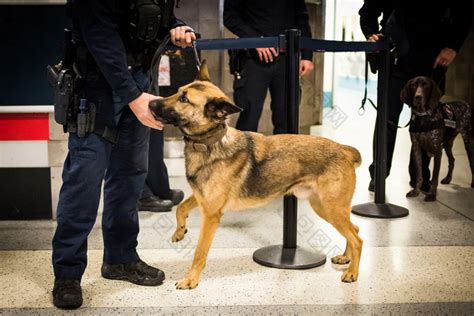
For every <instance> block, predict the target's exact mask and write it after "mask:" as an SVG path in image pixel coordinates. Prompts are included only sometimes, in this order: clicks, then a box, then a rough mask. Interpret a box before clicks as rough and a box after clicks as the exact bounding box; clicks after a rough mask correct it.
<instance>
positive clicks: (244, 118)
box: [234, 59, 269, 132]
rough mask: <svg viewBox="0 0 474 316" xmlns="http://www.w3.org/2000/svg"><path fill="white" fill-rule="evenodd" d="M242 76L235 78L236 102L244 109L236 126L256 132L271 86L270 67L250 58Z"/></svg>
mask: <svg viewBox="0 0 474 316" xmlns="http://www.w3.org/2000/svg"><path fill="white" fill-rule="evenodd" d="M241 76H242V77H241V78H240V79H235V80H234V102H235V103H236V105H237V106H239V107H241V108H242V109H243V111H242V112H241V113H240V116H239V118H238V120H237V124H236V126H235V127H236V128H237V129H239V130H242V131H254V132H256V131H257V130H258V121H259V120H260V116H261V115H262V110H263V105H264V102H265V97H266V95H267V90H268V86H269V67H267V66H266V65H261V64H259V63H258V62H256V61H255V60H253V59H248V60H247V61H246V62H245V65H244V68H243V70H242V74H241Z"/></svg>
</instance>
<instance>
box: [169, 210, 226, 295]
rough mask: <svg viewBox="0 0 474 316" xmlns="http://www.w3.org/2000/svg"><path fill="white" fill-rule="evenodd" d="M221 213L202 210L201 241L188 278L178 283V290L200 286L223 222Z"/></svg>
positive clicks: (219, 211)
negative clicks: (211, 248)
mask: <svg viewBox="0 0 474 316" xmlns="http://www.w3.org/2000/svg"><path fill="white" fill-rule="evenodd" d="M221 211H222V209H219V210H218V212H212V214H211V213H209V212H208V211H207V210H206V209H205V207H204V209H202V210H201V230H200V232H199V241H198V244H197V247H196V250H195V252H194V260H193V264H192V266H191V270H189V272H188V274H187V276H186V277H185V278H184V279H182V280H179V281H178V282H176V288H177V289H180V290H182V289H193V288H195V287H196V286H197V285H198V283H199V279H200V276H201V272H202V270H203V269H204V266H205V265H206V260H207V254H208V252H209V249H210V247H211V244H212V241H213V240H214V235H215V233H216V230H217V227H218V226H219V222H220V220H221V216H222V213H221Z"/></svg>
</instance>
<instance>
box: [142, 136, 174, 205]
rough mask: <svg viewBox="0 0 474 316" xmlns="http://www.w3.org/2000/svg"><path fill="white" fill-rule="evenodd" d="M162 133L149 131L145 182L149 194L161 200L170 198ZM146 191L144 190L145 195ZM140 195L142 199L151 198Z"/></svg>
mask: <svg viewBox="0 0 474 316" xmlns="http://www.w3.org/2000/svg"><path fill="white" fill-rule="evenodd" d="M163 146H164V139H163V131H160V130H151V131H150V149H149V154H148V159H149V163H148V174H147V177H146V181H145V187H148V188H149V192H148V194H149V193H152V194H153V195H156V196H158V197H159V198H161V199H169V198H170V183H169V179H168V169H167V168H166V165H165V161H164V155H163ZM146 191H147V190H146V189H145V190H144V192H143V193H144V194H145V195H146V193H147V192H146ZM144 194H142V198H146V197H149V196H151V195H152V194H149V195H148V196H145V195H144Z"/></svg>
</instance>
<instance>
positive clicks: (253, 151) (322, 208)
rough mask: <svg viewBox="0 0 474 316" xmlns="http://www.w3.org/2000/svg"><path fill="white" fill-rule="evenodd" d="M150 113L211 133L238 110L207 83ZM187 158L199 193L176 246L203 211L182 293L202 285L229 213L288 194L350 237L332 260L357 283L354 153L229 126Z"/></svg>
mask: <svg viewBox="0 0 474 316" xmlns="http://www.w3.org/2000/svg"><path fill="white" fill-rule="evenodd" d="M203 68H205V65H204V67H203ZM183 93H184V94H185V95H186V97H187V100H188V102H181V101H183V100H185V98H183V97H182V96H183ZM180 97H181V98H180ZM179 100H181V101H179ZM216 100H219V101H216ZM223 103H224V104H223ZM209 104H211V106H210V105H209ZM151 109H152V111H153V112H154V113H155V115H156V116H157V118H158V119H167V120H169V121H173V123H175V124H176V125H178V126H179V127H180V129H181V130H182V131H183V133H184V134H185V135H197V134H202V133H205V132H208V131H212V129H213V128H214V127H215V126H218V124H222V123H223V122H225V118H226V116H227V115H228V114H229V111H230V113H233V110H232V105H231V104H230V100H229V99H228V98H227V97H226V96H225V95H224V93H223V92H222V91H221V90H220V89H218V88H217V87H216V86H214V85H212V84H211V83H210V82H207V81H196V82H194V83H191V84H189V85H187V86H185V87H182V88H180V91H178V93H177V94H176V95H173V96H171V97H168V98H164V99H160V100H158V101H157V102H156V104H154V105H153V106H151ZM209 109H211V110H212V111H211V113H210V112H209ZM170 117H173V119H172V120H171V119H170ZM185 159H186V175H187V178H188V182H189V184H190V186H191V188H192V190H193V195H192V196H191V197H189V198H188V199H187V200H185V201H184V202H183V203H181V204H180V205H179V207H178V209H177V212H176V219H177V228H176V231H175V233H174V234H173V237H172V241H173V242H178V241H180V240H182V239H183V238H184V234H185V233H186V218H187V217H188V214H189V212H190V211H191V209H192V208H194V207H199V209H200V211H201V230H200V236H199V241H198V246H197V249H196V252H195V256H194V260H193V264H192V267H191V270H190V271H189V272H188V274H187V276H186V277H185V278H184V279H182V280H180V281H178V282H177V283H176V287H177V288H178V289H190V288H194V287H196V286H197V285H198V282H199V279H200V275H201V272H202V270H203V268H204V266H205V263H206V258H207V254H208V252H209V249H210V247H211V243H212V240H213V238H214V235H215V232H216V230H217V227H218V225H219V222H220V219H221V216H222V215H223V213H224V211H225V210H241V209H246V208H250V207H256V206H259V205H264V204H266V203H268V202H270V201H272V200H273V199H275V198H277V197H280V196H283V195H285V194H295V195H296V196H299V197H301V198H307V199H308V200H309V202H310V205H311V207H312V208H313V209H314V211H315V212H316V213H317V214H318V215H319V216H320V217H321V218H323V219H324V220H326V221H328V222H329V223H330V224H332V225H333V226H334V227H335V228H336V229H337V230H338V231H339V233H341V235H343V236H344V238H345V239H346V240H347V245H346V250H345V252H344V254H343V255H340V256H336V257H334V258H332V262H333V263H336V264H347V263H349V267H348V269H347V270H345V271H344V273H343V275H342V281H344V282H353V281H356V280H357V277H358V273H359V261H360V255H361V251H362V239H361V238H360V237H359V236H358V231H359V228H358V227H357V226H356V225H354V224H352V223H351V221H350V210H351V200H352V196H353V193H354V189H355V183H356V175H355V167H356V166H358V165H360V163H361V157H360V153H359V152H358V151H357V150H356V149H355V148H353V147H350V146H346V145H341V144H338V143H336V142H334V141H331V140H329V139H326V138H322V137H317V136H309V135H275V136H264V135H261V134H258V133H251V132H241V131H239V130H236V129H233V128H230V127H229V128H228V130H227V133H226V135H225V136H224V137H223V138H222V140H220V141H219V142H217V143H215V144H213V145H211V146H210V148H209V150H208V151H205V152H199V151H195V150H194V149H193V147H192V145H191V143H190V142H189V141H188V142H186V146H185Z"/></svg>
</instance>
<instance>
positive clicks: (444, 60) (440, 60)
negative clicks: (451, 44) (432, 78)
mask: <svg viewBox="0 0 474 316" xmlns="http://www.w3.org/2000/svg"><path fill="white" fill-rule="evenodd" d="M454 58H456V51H455V50H454V49H452V48H448V47H445V48H443V49H442V50H441V51H440V52H439V55H438V57H436V60H435V62H434V64H433V69H434V68H436V67H438V66H441V67H448V66H449V65H450V64H451V63H452V62H453V60H454Z"/></svg>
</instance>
